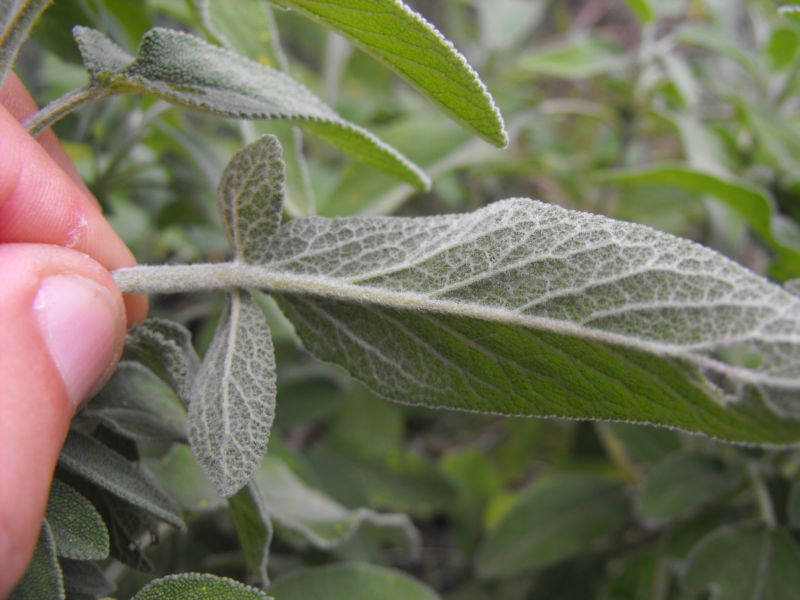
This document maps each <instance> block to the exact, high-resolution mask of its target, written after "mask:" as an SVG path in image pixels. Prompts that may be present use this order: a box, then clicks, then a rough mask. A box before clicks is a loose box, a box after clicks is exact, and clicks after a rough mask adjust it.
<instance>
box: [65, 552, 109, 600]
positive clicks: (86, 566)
mask: <svg viewBox="0 0 800 600" xmlns="http://www.w3.org/2000/svg"><path fill="white" fill-rule="evenodd" d="M60 563H61V569H62V571H63V572H64V587H65V588H66V590H67V596H68V597H69V598H70V599H71V598H73V597H79V596H80V595H85V596H89V597H90V598H97V597H98V596H101V597H105V596H108V595H109V594H111V593H112V592H113V591H114V590H115V589H116V586H115V585H114V584H113V583H112V582H111V581H109V580H108V578H107V577H106V576H105V575H104V574H103V572H102V571H101V570H100V569H99V568H98V567H97V566H96V565H95V563H93V562H92V561H88V560H70V559H66V558H62V559H61V560H60Z"/></svg>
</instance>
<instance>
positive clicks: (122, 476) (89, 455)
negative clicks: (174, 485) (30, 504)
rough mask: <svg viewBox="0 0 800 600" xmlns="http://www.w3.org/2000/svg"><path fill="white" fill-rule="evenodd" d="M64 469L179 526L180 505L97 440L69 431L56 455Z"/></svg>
mask: <svg viewBox="0 0 800 600" xmlns="http://www.w3.org/2000/svg"><path fill="white" fill-rule="evenodd" d="M58 460H59V463H60V464H61V465H62V466H63V467H65V468H66V469H68V470H70V471H72V472H73V473H76V474H77V475H80V476H82V477H85V478H86V479H88V480H89V481H91V482H93V483H95V484H97V485H98V486H100V487H102V488H104V489H106V490H108V491H109V492H111V493H112V494H114V495H116V496H118V497H120V498H122V499H123V500H126V501H127V502H130V503H131V504H133V505H134V506H138V507H140V508H142V509H144V510H146V511H148V512H149V513H151V514H153V515H155V516H156V517H158V518H160V519H162V520H164V521H166V522H167V523H170V524H172V525H175V526H176V527H183V520H182V519H181V514H180V509H179V508H178V506H177V505H176V504H175V502H174V501H173V500H172V499H171V498H169V497H168V496H167V495H166V494H165V493H164V492H163V491H162V490H161V489H160V488H159V487H158V486H157V485H156V483H155V482H154V481H153V480H152V477H151V476H150V475H149V474H147V473H146V472H145V471H144V470H143V469H140V468H137V467H136V466H134V465H133V464H132V463H130V462H128V461H127V460H126V459H125V458H124V457H123V456H121V455H120V454H117V453H116V452H115V451H114V450H112V449H111V448H109V447H107V446H105V445H103V444H101V443H100V442H98V441H97V440H95V439H93V438H91V437H89V436H87V435H85V434H83V433H80V432H78V431H71V432H70V434H69V436H68V437H67V441H66V442H65V443H64V448H63V449H62V450H61V455H60V456H59V457H58Z"/></svg>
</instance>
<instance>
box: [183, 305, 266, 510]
mask: <svg viewBox="0 0 800 600" xmlns="http://www.w3.org/2000/svg"><path fill="white" fill-rule="evenodd" d="M275 393H276V382H275V356H274V353H273V349H272V337H271V335H270V331H269V325H267V320H266V319H265V318H264V313H263V312H262V311H261V309H260V308H259V307H258V305H257V304H256V303H255V301H254V300H253V298H252V296H251V295H250V294H249V293H247V292H242V291H239V290H233V291H231V292H230V295H229V300H228V305H227V307H226V309H225V312H224V313H223V315H222V317H220V321H219V323H218V324H217V330H216V332H215V334H214V339H213V340H212V342H211V346H210V347H209V349H208V352H207V353H206V356H205V359H204V360H203V366H202V369H201V371H200V374H199V375H198V376H197V379H196V381H195V386H194V391H193V393H192V403H191V404H190V405H189V423H188V426H189V445H190V446H191V448H192V451H193V452H194V454H195V456H196V457H197V461H198V462H199V463H200V465H201V466H202V467H203V469H204V470H205V472H206V474H207V475H208V477H209V478H210V479H211V482H212V483H213V484H214V487H215V488H216V489H217V492H219V494H220V495H221V496H223V497H228V496H231V495H233V494H234V493H236V491H237V490H239V489H240V488H241V487H242V486H243V485H244V484H245V483H247V481H248V480H249V479H250V477H251V475H252V474H253V472H254V471H255V470H256V468H257V467H258V465H259V464H260V463H261V459H262V458H263V456H264V453H265V452H266V451H267V442H268V441H269V433H270V428H271V427H272V420H273V418H274V415H275Z"/></svg>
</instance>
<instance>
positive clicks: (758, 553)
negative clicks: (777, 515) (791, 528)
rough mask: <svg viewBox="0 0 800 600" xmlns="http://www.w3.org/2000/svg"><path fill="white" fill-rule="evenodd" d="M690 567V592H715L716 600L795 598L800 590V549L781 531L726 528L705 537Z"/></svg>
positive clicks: (687, 579) (687, 583) (686, 581)
mask: <svg viewBox="0 0 800 600" xmlns="http://www.w3.org/2000/svg"><path fill="white" fill-rule="evenodd" d="M687 563H688V566H687V568H686V572H685V574H684V578H683V581H684V586H685V587H686V589H687V591H688V592H690V593H693V594H698V593H700V592H704V591H708V590H713V597H714V599H715V600H791V599H793V598H796V597H797V590H800V548H798V546H797V543H796V542H795V541H794V540H793V539H792V537H791V536H790V535H789V534H788V533H787V532H785V531H782V530H774V531H773V530H770V529H767V528H766V527H762V526H758V525H737V526H729V527H723V528H722V529H718V530H717V531H715V532H713V533H711V534H709V535H708V536H706V537H705V538H703V539H702V540H701V541H700V542H699V543H698V544H697V546H696V547H695V548H694V549H693V550H692V552H691V554H690V555H689V558H688V559H687Z"/></svg>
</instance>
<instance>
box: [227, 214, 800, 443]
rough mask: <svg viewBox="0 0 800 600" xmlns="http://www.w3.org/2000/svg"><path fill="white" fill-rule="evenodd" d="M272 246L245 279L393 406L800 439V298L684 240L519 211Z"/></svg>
mask: <svg viewBox="0 0 800 600" xmlns="http://www.w3.org/2000/svg"><path fill="white" fill-rule="evenodd" d="M272 243H273V248H272V250H271V256H272V259H271V262H270V263H268V264H267V265H265V266H246V267H242V268H241V269H240V271H239V272H240V275H241V277H240V280H241V281H242V282H245V281H246V282H247V283H246V285H250V286H258V287H263V288H265V289H268V290H270V291H271V292H272V293H273V295H274V297H275V298H276V300H278V302H279V304H280V305H281V307H282V309H283V310H284V312H285V313H286V314H287V316H288V317H289V318H290V320H291V321H292V322H293V323H294V324H295V326H296V328H297V331H298V334H299V335H300V337H301V339H302V340H303V342H304V344H305V345H306V347H307V348H309V349H310V350H311V351H312V352H313V353H315V354H316V355H317V356H319V357H320V358H322V359H323V360H327V361H331V362H335V363H338V364H340V365H342V366H344V367H345V368H347V370H348V371H350V373H351V374H353V375H354V376H356V377H357V378H359V379H361V380H362V381H364V382H366V383H367V384H368V385H369V386H370V387H371V388H372V389H373V390H375V391H377V392H378V393H379V394H381V395H382V396H384V397H386V398H389V399H391V400H395V401H399V402H405V403H412V404H423V405H427V406H433V407H440V408H452V409H462V410H477V411H485V412H494V413H501V414H507V415H529V416H533V415H538V416H559V417H570V418H581V419H585V418H592V419H601V420H627V421H637V422H641V423H649V424H654V425H667V426H672V427H679V428H682V429H686V430H688V431H694V432H699V433H705V434H706V435H709V436H712V437H717V438H721V439H726V440H731V441H740V442H751V443H770V444H786V443H792V442H796V441H797V440H798V439H800V424H798V423H796V422H792V421H791V420H790V419H797V418H798V417H800V406H798V404H797V390H798V389H800V378H799V377H798V374H799V373H800V316H798V315H800V299H798V298H797V297H794V296H792V295H791V294H789V293H788V292H786V291H785V290H783V289H781V288H780V287H778V286H776V285H773V284H771V283H769V282H767V281H765V280H764V279H761V278H760V277H757V276H756V275H754V274H752V273H750V272H749V271H747V270H745V269H743V268H742V267H740V266H738V265H736V264H734V263H732V262H731V261H729V260H727V259H725V258H723V257H722V256H720V255H718V254H716V253H715V252H713V251H711V250H708V249H706V248H703V247H701V246H698V245H696V244H694V243H692V242H689V241H687V240H681V239H678V238H675V237H673V236H670V235H667V234H663V233H659V232H656V231H653V230H651V229H649V228H647V227H643V226H640V225H635V224H629V223H622V222H617V221H613V220H610V219H607V218H604V217H601V216H594V215H589V214H582V213H577V212H572V211H567V210H564V209H562V208H559V207H556V206H552V205H546V204H542V203H538V202H534V201H529V200H522V199H515V200H507V201H504V202H496V203H494V204H492V205H490V206H489V207H487V208H484V209H482V210H480V211H477V212H475V213H472V214H467V215H458V216H440V217H430V218H362V219H321V218H308V219H295V220H293V221H291V222H289V223H287V224H285V225H284V226H283V227H282V228H281V230H280V232H279V233H278V235H276V236H275V237H274V238H273V241H272Z"/></svg>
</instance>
